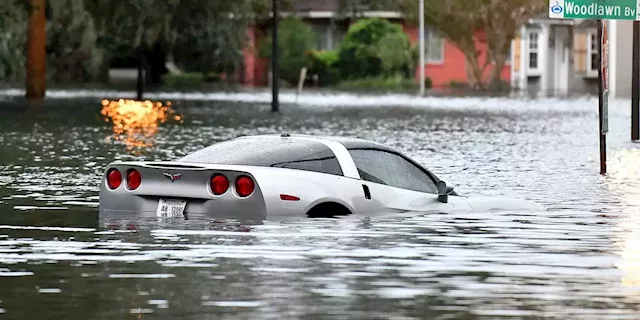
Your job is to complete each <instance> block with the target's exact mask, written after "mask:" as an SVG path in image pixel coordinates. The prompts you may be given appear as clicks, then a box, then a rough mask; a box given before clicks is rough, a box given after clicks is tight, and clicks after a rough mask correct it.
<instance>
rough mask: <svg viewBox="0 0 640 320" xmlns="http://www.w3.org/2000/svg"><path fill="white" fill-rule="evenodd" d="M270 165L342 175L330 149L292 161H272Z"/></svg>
mask: <svg viewBox="0 0 640 320" xmlns="http://www.w3.org/2000/svg"><path fill="white" fill-rule="evenodd" d="M271 166H272V167H278V168H288V169H297V170H306V171H314V172H321V173H328V174H335V175H339V176H341V175H343V173H342V168H341V167H340V163H339V162H338V159H337V158H336V156H335V155H334V154H333V152H332V151H331V150H323V151H320V152H317V153H315V154H311V155H309V156H305V157H302V158H300V159H296V160H292V161H286V162H279V163H274V164H271Z"/></svg>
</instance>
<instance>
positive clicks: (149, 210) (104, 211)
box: [99, 193, 267, 220]
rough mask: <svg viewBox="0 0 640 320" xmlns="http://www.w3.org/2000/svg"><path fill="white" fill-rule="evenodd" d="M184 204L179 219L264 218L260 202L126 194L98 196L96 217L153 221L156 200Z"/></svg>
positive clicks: (260, 200) (263, 208)
mask: <svg viewBox="0 0 640 320" xmlns="http://www.w3.org/2000/svg"><path fill="white" fill-rule="evenodd" d="M161 198H162V199H170V200H185V201H186V202H187V203H186V206H185V208H184V214H183V216H184V217H185V218H189V217H208V218H223V219H239V220H261V219H264V218H266V214H267V213H266V211H267V210H266V207H265V205H264V201H262V199H260V198H257V197H255V198H250V199H224V198H217V199H197V198H180V197H157V196H138V195H130V194H115V193H111V194H104V195H101V196H100V206H99V211H100V216H103V217H108V218H132V217H140V218H153V217H160V216H159V215H157V214H156V212H157V209H158V203H159V201H160V199H161Z"/></svg>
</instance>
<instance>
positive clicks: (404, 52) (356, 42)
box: [338, 18, 413, 80]
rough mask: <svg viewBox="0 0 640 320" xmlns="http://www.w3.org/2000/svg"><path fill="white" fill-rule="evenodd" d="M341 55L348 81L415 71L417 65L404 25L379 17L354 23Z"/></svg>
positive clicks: (341, 69)
mask: <svg viewBox="0 0 640 320" xmlns="http://www.w3.org/2000/svg"><path fill="white" fill-rule="evenodd" d="M338 56H339V61H338V68H339V69H340V74H341V77H342V78H343V79H347V80H348V79H358V78H364V77H377V76H383V75H384V76H392V75H395V74H397V73H399V72H404V73H406V72H411V68H412V66H413V62H412V61H411V57H412V55H411V45H410V42H409V38H408V37H407V35H406V34H405V33H404V32H403V30H402V27H401V26H400V25H399V24H394V23H391V22H389V21H387V20H384V19H377V18H374V19H359V20H358V21H357V22H355V23H354V24H352V25H351V26H350V27H349V30H347V34H346V35H345V37H344V40H342V43H341V45H340V49H339V50H338ZM384 59H391V61H383V60H384Z"/></svg>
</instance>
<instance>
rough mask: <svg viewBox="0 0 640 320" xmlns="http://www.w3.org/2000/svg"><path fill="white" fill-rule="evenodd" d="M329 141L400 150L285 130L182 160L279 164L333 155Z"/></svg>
mask: <svg viewBox="0 0 640 320" xmlns="http://www.w3.org/2000/svg"><path fill="white" fill-rule="evenodd" d="M325 141H334V142H338V143H341V144H342V145H344V146H345V148H347V149H380V150H385V151H391V152H397V151H396V150H393V149H391V148H389V147H387V146H385V145H383V144H380V143H376V142H373V141H369V140H365V139H359V138H351V137H339V136H313V135H303V134H289V133H282V134H279V135H277V134H266V135H253V136H242V137H238V138H235V139H231V140H227V141H223V142H218V143H215V144H212V145H210V146H208V147H206V148H204V149H200V150H198V151H196V152H194V153H191V154H189V155H186V156H184V157H182V158H181V159H180V160H179V161H187V162H205V163H220V164H242V165H261V166H275V164H280V163H283V162H291V161H298V160H300V159H307V158H308V157H316V156H328V155H331V154H332V152H331V148H330V147H329V146H327V145H326V144H325V143H324V142H325ZM285 142H286V143H285Z"/></svg>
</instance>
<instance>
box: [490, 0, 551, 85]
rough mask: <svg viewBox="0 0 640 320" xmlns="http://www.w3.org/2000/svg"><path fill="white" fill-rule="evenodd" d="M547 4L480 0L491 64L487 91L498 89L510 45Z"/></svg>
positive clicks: (524, 0)
mask: <svg viewBox="0 0 640 320" xmlns="http://www.w3.org/2000/svg"><path fill="white" fill-rule="evenodd" d="M547 6H548V2H547V1H546V0H509V1H497V0H482V6H481V7H480V10H479V12H478V14H479V20H480V23H481V25H482V27H483V30H484V32H485V35H486V41H487V49H488V50H487V51H488V52H487V56H488V57H489V58H490V59H491V61H493V63H494V68H493V69H492V72H491V77H490V81H491V82H490V87H491V88H492V89H493V90H496V89H498V88H499V86H500V72H501V71H502V68H503V67H504V65H505V63H506V61H507V59H508V56H509V52H510V48H511V42H512V41H513V39H514V38H515V37H516V35H517V34H518V32H519V30H518V29H519V28H520V26H522V25H523V24H525V23H527V21H529V19H531V18H533V17H535V16H537V15H540V14H541V13H543V12H544V10H545V9H546V8H547Z"/></svg>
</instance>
